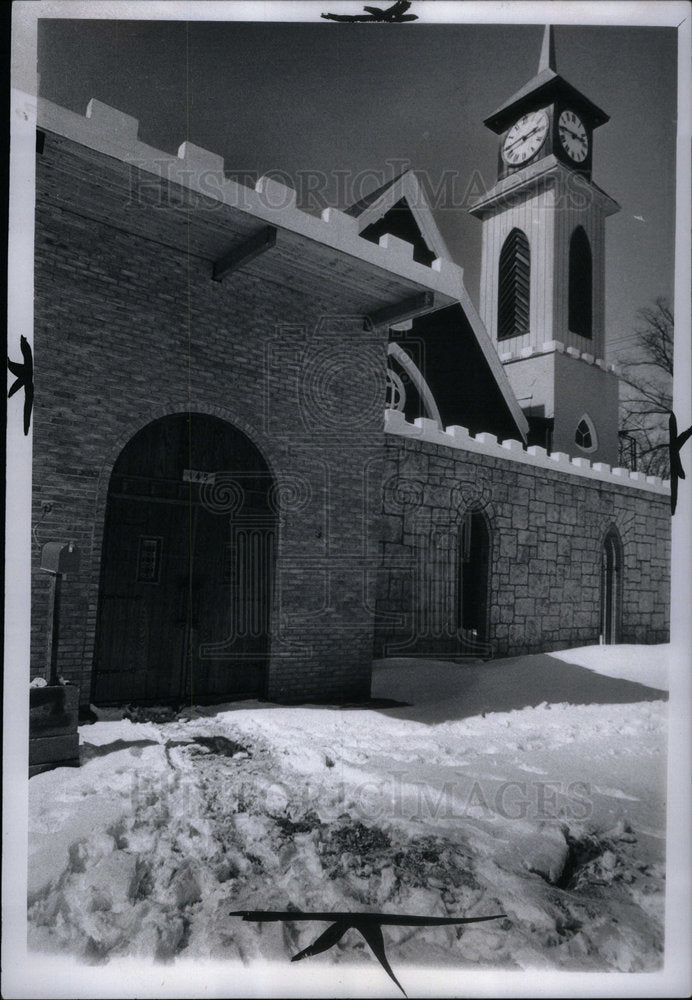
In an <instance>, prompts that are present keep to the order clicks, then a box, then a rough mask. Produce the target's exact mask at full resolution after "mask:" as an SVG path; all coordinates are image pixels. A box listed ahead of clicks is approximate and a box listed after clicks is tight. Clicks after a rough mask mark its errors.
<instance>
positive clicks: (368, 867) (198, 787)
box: [29, 646, 668, 995]
mask: <svg viewBox="0 0 692 1000" xmlns="http://www.w3.org/2000/svg"><path fill="white" fill-rule="evenodd" d="M667 656H668V647H666V646H617V647H614V646H601V647H598V646H596V647H586V648H583V649H576V650H568V651H563V652H560V653H553V654H541V655H536V656H524V657H518V658H513V659H507V660H497V661H492V662H487V663H482V662H480V661H479V662H474V663H469V664H462V665H459V664H452V663H448V662H441V661H435V660H424V661H423V660H414V659H400V660H387V661H382V662H380V663H377V664H376V665H375V671H374V680H373V701H372V703H371V704H370V705H369V706H367V707H346V708H344V707H341V708H339V707H331V708H330V707H315V706H302V707H278V706H272V705H267V704H260V703H255V702H241V703H235V704H230V705H224V706H216V707H213V708H191V709H189V710H185V711H183V712H182V713H180V714H179V715H178V716H177V717H170V718H169V719H168V720H164V721H151V719H150V720H147V721H133V719H132V718H117V717H112V716H117V715H118V714H119V713H117V712H116V713H113V712H111V713H108V712H105V711H104V712H102V713H100V714H101V719H100V720H99V721H98V722H96V723H93V724H91V725H85V726H83V727H82V728H81V730H80V742H81V758H82V766H81V767H80V768H79V769H72V768H61V769H58V770H55V771H52V772H48V773H44V774H41V775H38V776H36V777H34V778H32V779H31V782H30V821H29V828H30V848H29V855H30V856H29V946H30V948H31V949H33V950H38V951H42V952H49V953H52V954H54V955H61V956H65V955H71V956H74V959H75V960H77V962H79V963H87V964H100V963H109V962H112V961H113V960H115V959H118V958H119V957H122V956H129V957H134V958H138V959H142V960H144V961H146V962H148V963H151V962H153V961H159V962H165V963H175V962H181V961H183V960H185V959H190V958H192V959H196V960H224V961H236V962H237V961H238V960H240V961H241V962H243V963H247V962H252V961H253V960H264V961H277V960H278V961H280V962H281V963H285V970H284V972H283V974H282V975H283V980H284V984H283V988H284V989H289V990H290V986H289V985H287V984H288V983H290V977H291V974H292V970H293V969H296V968H297V967H296V966H293V967H292V966H290V965H289V964H288V959H289V958H290V957H291V956H292V955H294V954H295V953H296V952H297V951H299V950H300V949H302V948H304V947H306V946H307V945H309V944H310V943H311V942H312V941H313V940H314V939H315V938H316V937H317V936H318V935H319V934H320V933H321V932H322V931H323V930H324V929H325V926H326V925H325V924H317V923H299V922H294V923H283V924H282V923H271V924H257V923H252V922H243V921H241V920H240V919H239V918H238V917H232V916H230V915H229V914H230V911H232V910H240V909H262V910H268V909H282V910H284V909H294V908H297V909H301V910H320V911H325V910H329V911H331V910H350V911H353V910H369V911H386V912H392V913H406V914H413V913H415V914H425V915H433V916H448V915H449V916H455V915H459V916H482V915H485V914H493V913H504V914H506V917H504V918H503V919H501V920H496V921H491V922H488V923H479V924H470V925H467V926H465V927H464V928H454V927H451V928H450V927H433V928H425V927H424V928H411V927H391V928H386V929H385V942H386V948H387V956H388V958H389V961H390V962H391V965H392V966H393V968H394V971H395V972H396V973H397V975H398V977H399V979H400V980H401V981H402V984H403V985H404V987H405V986H406V968H407V966H409V967H410V966H411V965H414V964H415V965H418V966H420V965H428V964H429V965H435V966H437V967H441V966H443V967H447V968H451V969H469V968H476V969H484V968H487V969H490V968H499V969H505V970H517V969H538V970H551V969H552V970H573V971H574V970H584V971H620V972H640V971H642V972H645V971H654V970H657V969H659V968H660V967H661V962H662V956H663V915H664V870H665V866H664V862H665V857H664V850H665V787H666V783H665V765H666V715H667V705H666V697H667V695H666V691H667ZM149 714H151V713H149ZM109 715H110V716H111V717H110V718H109V717H108V716H109ZM136 718H137V716H136V715H135V719H136ZM308 961H309V962H310V963H322V964H323V965H331V966H332V967H333V965H334V963H339V964H341V965H345V964H348V963H370V964H371V967H372V972H373V976H375V977H376V976H377V975H380V976H381V983H380V988H381V990H382V994H381V995H393V994H394V993H395V992H396V988H395V987H394V986H393V984H392V983H391V982H390V981H389V980H388V979H387V977H386V975H385V973H384V971H383V970H382V969H381V968H380V967H379V966H378V965H377V964H376V960H375V959H374V958H373V956H372V953H371V952H370V951H369V949H368V947H367V945H366V944H365V942H364V941H363V940H362V938H361V937H360V935H359V934H358V933H357V932H356V931H349V932H348V933H347V934H346V935H345V936H344V937H343V938H342V939H341V941H340V942H339V943H338V944H337V945H336V946H335V947H333V948H332V949H331V950H329V951H327V952H326V953H325V954H324V955H321V956H319V957H316V958H313V959H309V960H308ZM390 988H391V989H390ZM226 989H228V987H226ZM225 995H230V994H229V993H226V994H225Z"/></svg>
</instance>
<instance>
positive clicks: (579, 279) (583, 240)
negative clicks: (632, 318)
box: [568, 226, 593, 340]
mask: <svg viewBox="0 0 692 1000" xmlns="http://www.w3.org/2000/svg"><path fill="white" fill-rule="evenodd" d="M568 312H569V329H570V332H571V333H578V334H579V335H580V336H581V337H588V338H589V340H590V339H591V337H592V335H593V259H592V256H591V246H590V245H589V238H588V236H587V235H586V233H585V232H584V229H583V227H582V226H577V228H576V229H575V230H574V232H573V233H572V238H571V239H570V241H569V306H568Z"/></svg>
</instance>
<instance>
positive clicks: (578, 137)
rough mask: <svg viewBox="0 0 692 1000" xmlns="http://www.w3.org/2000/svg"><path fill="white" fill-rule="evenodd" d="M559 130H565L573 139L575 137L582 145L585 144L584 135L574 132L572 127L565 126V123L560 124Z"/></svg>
mask: <svg viewBox="0 0 692 1000" xmlns="http://www.w3.org/2000/svg"><path fill="white" fill-rule="evenodd" d="M560 131H561V132H567V133H568V135H571V136H572V138H573V139H576V140H577V141H578V142H581V143H583V144H584V145H586V136H583V135H578V134H577V133H576V132H573V131H572V129H570V128H567V127H566V126H565V125H561V126H560Z"/></svg>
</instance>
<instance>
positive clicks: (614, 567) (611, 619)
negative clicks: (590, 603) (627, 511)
mask: <svg viewBox="0 0 692 1000" xmlns="http://www.w3.org/2000/svg"><path fill="white" fill-rule="evenodd" d="M621 627H622V543H621V541H620V536H619V534H618V531H617V528H615V527H612V528H610V529H609V530H608V532H607V534H606V536H605V539H604V540H603V549H602V551H601V637H602V639H603V642H605V643H607V644H611V643H617V642H620V632H621Z"/></svg>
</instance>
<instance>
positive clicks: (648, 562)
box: [376, 434, 670, 656]
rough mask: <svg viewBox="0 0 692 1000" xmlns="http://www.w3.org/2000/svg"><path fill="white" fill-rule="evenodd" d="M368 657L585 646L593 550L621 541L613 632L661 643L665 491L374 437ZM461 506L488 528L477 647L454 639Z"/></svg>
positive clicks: (595, 609) (597, 599)
mask: <svg viewBox="0 0 692 1000" xmlns="http://www.w3.org/2000/svg"><path fill="white" fill-rule="evenodd" d="M385 455H386V458H385V471H384V491H383V507H382V510H383V514H382V518H383V527H382V541H381V570H380V574H379V579H378V590H377V609H378V617H377V624H376V635H377V639H376V653H377V655H408V656H411V655H433V656H434V655H437V656H441V655H445V656H450V655H459V654H460V653H462V652H463V653H465V654H466V655H484V656H489V655H508V654H509V655H513V654H520V653H527V652H540V651H542V650H550V649H560V648H565V647H567V646H578V645H587V644H591V643H597V642H598V641H599V634H600V631H601V559H602V546H603V541H604V537H605V535H606V532H607V531H608V529H609V528H610V527H612V526H615V528H616V529H617V531H618V534H619V536H620V540H621V543H622V557H623V565H622V569H621V574H620V585H621V602H622V604H621V606H622V624H621V634H620V640H621V641H622V642H632V643H635V642H637V643H656V642H665V641H667V639H668V629H669V601H670V595H669V589H670V514H669V506H668V504H669V502H668V498H667V496H666V495H665V494H664V493H661V492H650V491H645V490H644V489H638V488H637V487H636V486H635V485H634V484H626V485H625V484H623V485H620V484H618V483H616V482H612V481H610V482H608V481H606V479H607V477H604V478H603V479H595V478H594V479H590V478H587V477H585V476H579V475H575V474H569V473H567V472H563V471H558V469H555V471H553V470H550V469H544V468H541V467H540V466H532V465H530V464H521V463H519V462H516V461H512V460H511V459H509V458H508V459H503V458H497V457H494V456H493V455H489V454H482V453H473V452H471V451H465V450H464V449H463V447H460V448H459V447H450V446H445V445H440V444H435V443H433V442H430V441H425V440H421V439H418V440H417V439H416V438H415V437H410V436H409V437H402V436H398V435H397V434H388V435H387V439H386V447H385ZM465 511H471V512H474V511H475V512H476V513H477V514H478V515H480V516H482V517H483V518H484V519H485V523H486V525H487V528H488V530H489V534H490V559H489V562H490V566H489V583H488V587H489V592H488V631H487V636H486V642H487V645H486V644H483V643H480V644H479V645H477V646H473V645H472V644H470V637H469V645H468V646H463V645H462V644H460V641H459V636H458V634H457V629H458V628H459V619H458V573H459V569H458V547H459V545H460V542H461V531H462V525H463V522H464V517H465V513H464V512H465Z"/></svg>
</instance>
